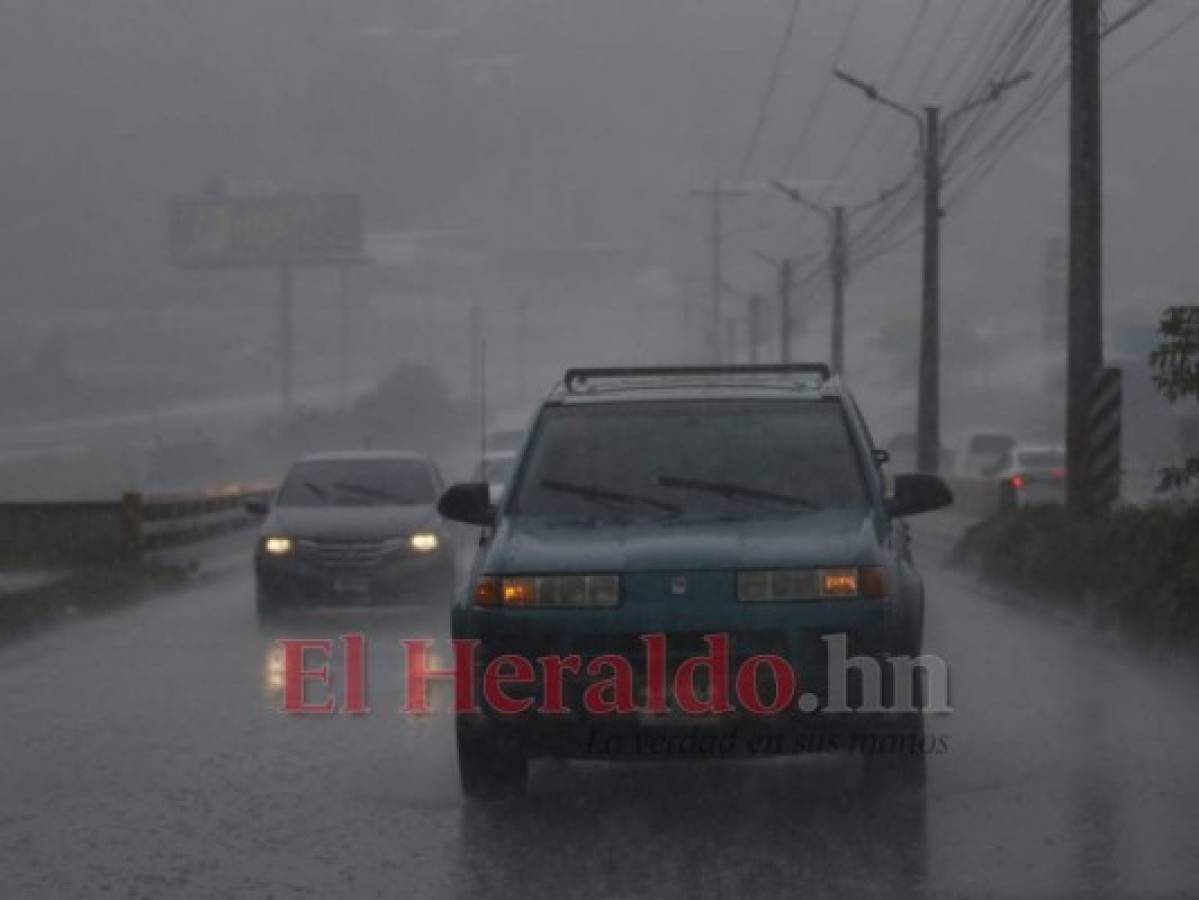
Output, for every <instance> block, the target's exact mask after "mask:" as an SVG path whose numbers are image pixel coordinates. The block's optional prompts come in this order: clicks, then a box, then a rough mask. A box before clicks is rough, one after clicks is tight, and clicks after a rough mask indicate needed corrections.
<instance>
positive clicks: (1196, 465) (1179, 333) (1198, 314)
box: [1149, 306, 1199, 490]
mask: <svg viewBox="0 0 1199 900" xmlns="http://www.w3.org/2000/svg"><path fill="white" fill-rule="evenodd" d="M1158 334H1159V335H1161V339H1162V341H1161V344H1160V345H1159V346H1158V348H1157V349H1156V350H1154V351H1153V352H1152V353H1150V354H1149V365H1150V367H1151V368H1152V369H1153V372H1154V374H1153V383H1154V384H1155V385H1156V386H1157V389H1158V390H1159V391H1161V394H1162V396H1163V397H1165V398H1166V399H1167V400H1169V401H1170V402H1171V403H1177V402H1178V401H1180V400H1184V399H1188V398H1190V399H1195V400H1199V306H1172V307H1170V308H1169V309H1167V310H1166V311H1165V313H1164V314H1163V315H1162V320H1161V324H1160V325H1159V326H1158ZM1196 479H1199V457H1194V456H1193V457H1191V458H1190V459H1188V460H1186V462H1185V463H1184V464H1183V465H1182V466H1178V467H1174V468H1168V469H1164V470H1162V481H1161V485H1160V486H1159V489H1160V490H1171V489H1174V488H1179V487H1183V486H1185V485H1187V484H1190V483H1191V482H1192V481H1194V480H1196Z"/></svg>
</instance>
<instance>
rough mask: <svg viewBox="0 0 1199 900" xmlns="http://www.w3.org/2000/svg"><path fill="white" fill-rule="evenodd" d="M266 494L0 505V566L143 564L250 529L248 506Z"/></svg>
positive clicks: (235, 491) (234, 490) (252, 488)
mask: <svg viewBox="0 0 1199 900" xmlns="http://www.w3.org/2000/svg"><path fill="white" fill-rule="evenodd" d="M271 490H272V488H271V487H269V486H266V485H248V486H231V487H227V488H221V489H218V490H214V491H206V492H203V493H195V494H170V495H143V494H141V493H136V492H134V493H127V494H125V495H123V496H122V497H121V499H119V500H100V501H82V502H79V501H65V502H64V501H51V502H37V501H34V502H21V503H0V564H8V565H19V566H28V565H78V564H87V563H102V562H112V561H115V560H138V559H142V558H143V557H144V556H145V555H146V554H149V553H153V552H155V551H158V550H166V549H169V548H173V547H180V546H185V545H188V544H195V543H199V542H201V541H206V540H211V539H212V538H215V537H219V536H221V535H224V534H229V533H231V532H234V531H238V530H240V529H242V528H249V527H251V526H253V525H254V524H255V522H256V519H255V518H254V517H253V516H251V515H250V514H249V513H247V512H246V510H245V503H246V501H247V500H249V499H251V498H255V497H267V496H269V495H270V493H271Z"/></svg>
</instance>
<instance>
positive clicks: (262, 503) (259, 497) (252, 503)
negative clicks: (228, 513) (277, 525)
mask: <svg viewBox="0 0 1199 900" xmlns="http://www.w3.org/2000/svg"><path fill="white" fill-rule="evenodd" d="M242 506H244V507H245V510H246V512H248V513H249V514H250V515H252V516H258V518H260V519H261V518H263V517H265V516H266V515H267V514H268V513H269V512H270V511H271V501H270V500H269V499H268V498H267V497H266V496H265V495H263V494H256V495H252V496H250V497H247V498H246V499H245V500H243V501H242Z"/></svg>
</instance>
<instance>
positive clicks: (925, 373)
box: [916, 106, 941, 473]
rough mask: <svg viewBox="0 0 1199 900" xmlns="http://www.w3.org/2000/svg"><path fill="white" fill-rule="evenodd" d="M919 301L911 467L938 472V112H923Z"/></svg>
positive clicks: (939, 150) (939, 251)
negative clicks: (921, 298) (913, 459)
mask: <svg viewBox="0 0 1199 900" xmlns="http://www.w3.org/2000/svg"><path fill="white" fill-rule="evenodd" d="M924 117H925V119H924V270H923V282H924V302H923V303H922V304H921V305H920V375H919V386H918V388H917V391H918V393H917V395H916V396H917V398H918V399H917V402H916V468H917V469H918V470H919V471H921V472H934V473H935V472H939V471H940V469H941V149H940V148H941V111H940V110H939V109H938V108H937V107H935V106H928V107H925V109H924Z"/></svg>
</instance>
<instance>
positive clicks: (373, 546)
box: [300, 541, 395, 569]
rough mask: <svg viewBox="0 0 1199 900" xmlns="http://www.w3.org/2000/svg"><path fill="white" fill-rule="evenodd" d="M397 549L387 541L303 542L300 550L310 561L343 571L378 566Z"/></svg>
mask: <svg viewBox="0 0 1199 900" xmlns="http://www.w3.org/2000/svg"><path fill="white" fill-rule="evenodd" d="M394 549H395V547H394V546H391V545H390V543H389V542H387V541H302V542H301V544H300V550H301V551H302V552H303V553H304V555H305V556H307V557H308V558H310V559H314V560H316V561H317V562H320V563H321V564H323V565H326V566H329V567H332V568H341V569H369V568H373V567H374V566H377V565H378V564H379V563H380V562H381V561H382V560H383V558H384V557H385V556H387V554H388V553H390V552H392V551H394Z"/></svg>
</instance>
